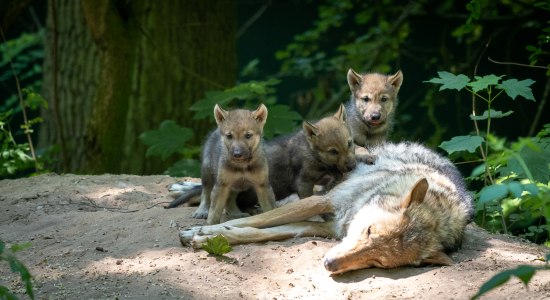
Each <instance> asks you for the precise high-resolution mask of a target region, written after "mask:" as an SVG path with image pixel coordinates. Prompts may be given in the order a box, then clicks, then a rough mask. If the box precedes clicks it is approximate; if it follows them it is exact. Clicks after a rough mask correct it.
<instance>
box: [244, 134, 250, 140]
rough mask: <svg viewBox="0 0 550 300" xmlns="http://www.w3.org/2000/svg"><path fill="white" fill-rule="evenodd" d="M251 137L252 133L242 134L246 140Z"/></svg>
mask: <svg viewBox="0 0 550 300" xmlns="http://www.w3.org/2000/svg"><path fill="white" fill-rule="evenodd" d="M251 137H252V133H246V134H245V135H244V138H245V139H247V140H248V139H250V138H251Z"/></svg>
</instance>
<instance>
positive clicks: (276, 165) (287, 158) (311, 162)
mask: <svg viewBox="0 0 550 300" xmlns="http://www.w3.org/2000/svg"><path fill="white" fill-rule="evenodd" d="M302 127H303V130H301V131H299V132H297V133H295V134H293V135H290V136H283V137H279V138H275V139H273V140H271V141H269V142H268V143H267V147H266V152H267V157H268V160H269V180H270V183H271V186H272V187H273V191H274V192H275V198H276V199H277V200H280V199H283V198H285V197H287V196H289V195H291V194H293V193H297V194H298V197H300V198H305V197H309V196H311V195H313V187H314V185H315V183H317V182H318V181H319V180H320V179H321V178H323V177H324V176H325V175H329V176H331V177H333V178H335V179H336V180H339V179H340V178H342V176H343V174H344V173H347V172H349V171H351V170H352V169H353V168H355V165H356V162H355V153H354V148H355V147H354V144H353V139H352V136H351V131H350V129H349V126H348V124H347V123H346V111H345V109H344V106H343V105H340V107H339V109H338V111H337V112H336V113H335V114H334V115H332V116H329V117H325V118H323V119H321V120H319V121H318V122H316V123H314V124H312V123H310V122H308V121H304V122H303V124H302Z"/></svg>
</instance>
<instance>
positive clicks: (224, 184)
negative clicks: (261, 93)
mask: <svg viewBox="0 0 550 300" xmlns="http://www.w3.org/2000/svg"><path fill="white" fill-rule="evenodd" d="M214 117H215V119H216V123H217V124H218V129H216V130H214V131H213V132H212V133H211V134H210V136H209V137H208V139H207V140H206V143H205V144H204V147H203V150H202V156H201V158H202V162H201V163H202V165H201V180H202V188H203V189H202V193H201V202H200V204H199V207H198V209H197V211H195V213H194V214H193V217H194V218H206V219H207V220H206V223H207V224H218V223H219V222H220V219H221V216H222V213H223V210H224V208H225V209H226V211H227V213H228V214H230V215H233V216H235V215H237V216H243V215H242V213H241V214H239V213H240V211H238V208H237V207H236V204H235V199H236V197H237V195H238V194H239V193H240V192H243V191H246V190H248V189H254V191H255V192H256V194H257V195H258V202H259V203H260V206H261V208H262V210H263V211H264V212H265V211H268V210H271V209H273V207H274V202H275V195H274V194H273V190H272V188H271V186H270V185H269V170H268V163H267V158H266V156H265V152H264V149H263V145H262V144H263V139H262V132H263V127H264V125H265V122H266V119H267V108H266V107H265V105H263V104H262V105H260V107H259V108H258V109H256V110H255V111H249V110H244V109H236V110H231V111H225V110H223V109H222V108H221V107H220V106H218V105H217V104H216V106H215V107H214Z"/></svg>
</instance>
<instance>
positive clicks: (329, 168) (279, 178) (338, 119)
mask: <svg viewBox="0 0 550 300" xmlns="http://www.w3.org/2000/svg"><path fill="white" fill-rule="evenodd" d="M302 127H303V129H302V130H300V131H298V132H296V133H294V134H290V135H286V136H281V137H277V138H275V139H272V140H270V141H268V142H267V143H266V144H265V151H266V156H267V158H268V163H269V181H270V184H271V187H272V188H273V192H274V193H275V199H277V200H281V199H283V198H285V197H288V196H289V195H291V194H293V193H297V194H298V197H299V198H305V197H309V196H311V195H313V187H314V185H315V183H317V182H318V181H319V180H320V179H321V178H323V177H324V176H325V175H328V176H330V177H331V178H333V179H334V180H335V181H338V180H339V179H341V178H342V176H343V174H344V173H346V172H349V171H351V170H352V169H353V168H354V167H355V165H356V162H355V154H354V144H353V139H352V136H351V131H350V129H349V126H348V125H347V123H346V111H345V109H344V106H343V105H340V107H339V109H338V111H337V112H336V113H335V114H334V115H332V116H329V117H325V118H323V119H321V120H319V121H318V122H316V123H313V124H312V123H310V122H308V121H304V122H303V125H302ZM173 186H174V189H179V190H180V191H183V192H184V193H183V194H182V195H181V196H179V197H178V198H177V199H176V200H174V201H173V202H172V203H170V205H169V206H168V208H170V207H175V206H178V205H180V204H183V203H185V202H187V201H189V200H191V198H192V197H194V196H196V195H198V194H200V192H201V191H202V187H201V186H200V185H199V184H196V183H192V182H183V183H179V184H174V185H173ZM237 200H238V201H237V202H238V203H239V204H240V205H243V206H247V205H251V204H254V203H256V196H255V193H254V191H253V190H249V191H247V192H245V193H241V194H239V196H238V198H237Z"/></svg>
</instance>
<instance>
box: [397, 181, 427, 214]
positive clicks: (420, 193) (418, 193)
mask: <svg viewBox="0 0 550 300" xmlns="http://www.w3.org/2000/svg"><path fill="white" fill-rule="evenodd" d="M429 187H430V185H429V184H428V180H426V178H422V179H420V180H418V181H417V182H416V183H415V185H414V187H413V188H412V190H411V192H410V193H409V194H408V195H407V196H406V197H405V198H404V199H403V201H402V202H401V207H402V208H408V207H409V206H410V205H411V203H413V202H416V203H421V202H422V201H424V197H426V193H427V192H428V188H429Z"/></svg>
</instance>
